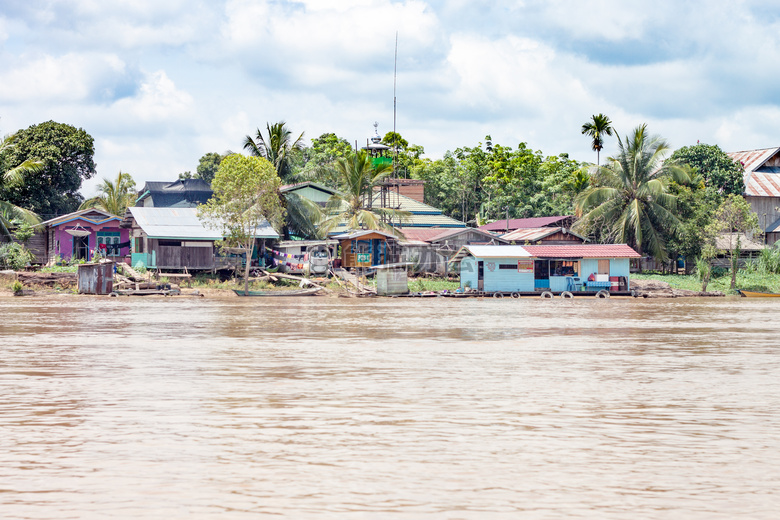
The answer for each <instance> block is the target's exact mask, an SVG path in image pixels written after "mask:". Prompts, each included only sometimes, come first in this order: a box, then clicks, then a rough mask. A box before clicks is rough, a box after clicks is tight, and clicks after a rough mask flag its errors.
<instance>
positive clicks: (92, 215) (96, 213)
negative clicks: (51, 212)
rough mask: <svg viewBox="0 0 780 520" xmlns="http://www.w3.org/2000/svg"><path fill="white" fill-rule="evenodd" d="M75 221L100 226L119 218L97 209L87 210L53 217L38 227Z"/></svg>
mask: <svg viewBox="0 0 780 520" xmlns="http://www.w3.org/2000/svg"><path fill="white" fill-rule="evenodd" d="M75 219H81V220H86V221H88V222H92V223H93V224H100V223H103V222H106V221H108V220H111V219H119V217H118V216H116V215H112V214H111V213H108V212H106V211H103V210H100V209H97V208H89V209H82V210H79V211H74V212H73V213H68V214H67V215H60V216H59V217H54V218H53V219H50V220H47V221H45V222H41V223H40V224H39V225H41V226H46V225H50V226H56V225H58V224H62V223H64V222H68V221H70V220H75Z"/></svg>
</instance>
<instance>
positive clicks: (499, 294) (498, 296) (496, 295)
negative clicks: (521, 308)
mask: <svg viewBox="0 0 780 520" xmlns="http://www.w3.org/2000/svg"><path fill="white" fill-rule="evenodd" d="M503 297H504V295H503V293H500V292H494V293H493V298H503Z"/></svg>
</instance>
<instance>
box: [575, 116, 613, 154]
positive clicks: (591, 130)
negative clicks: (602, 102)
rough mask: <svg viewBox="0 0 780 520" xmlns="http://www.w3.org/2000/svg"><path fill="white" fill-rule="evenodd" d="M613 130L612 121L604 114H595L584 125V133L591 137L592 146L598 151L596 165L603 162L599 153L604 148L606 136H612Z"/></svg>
mask: <svg viewBox="0 0 780 520" xmlns="http://www.w3.org/2000/svg"><path fill="white" fill-rule="evenodd" d="M613 131H614V130H613V128H612V121H611V120H610V119H609V118H608V117H607V116H605V115H604V114H599V115H593V116H591V118H590V121H588V122H586V123H585V124H583V125H582V134H583V135H585V134H587V135H588V136H589V137H590V138H591V147H592V148H593V151H594V152H596V166H599V165H600V164H601V162H600V158H599V154H600V153H601V149H602V148H604V136H612V133H613Z"/></svg>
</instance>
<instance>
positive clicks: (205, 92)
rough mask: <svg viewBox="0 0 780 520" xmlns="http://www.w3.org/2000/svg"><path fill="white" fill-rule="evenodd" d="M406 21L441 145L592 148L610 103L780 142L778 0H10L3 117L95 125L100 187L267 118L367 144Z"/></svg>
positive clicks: (404, 59)
mask: <svg viewBox="0 0 780 520" xmlns="http://www.w3.org/2000/svg"><path fill="white" fill-rule="evenodd" d="M480 4H483V5H480ZM396 32H397V33H398V83H397V85H398V87H397V96H398V112H397V118H398V119H397V129H398V131H399V132H400V133H401V134H402V135H403V136H404V137H405V138H406V139H407V140H408V141H409V142H411V143H414V144H419V145H422V146H424V147H425V151H426V155H425V156H426V157H429V158H431V159H436V158H440V157H441V156H442V155H443V154H444V152H445V151H447V150H454V149H455V148H457V147H461V146H476V145H477V144H478V143H479V142H481V141H483V140H484V137H485V135H487V134H490V135H491V136H492V137H493V141H494V142H497V143H501V144H503V145H507V146H512V147H515V146H517V144H518V143H519V142H526V143H528V145H529V146H530V147H531V148H533V149H535V150H541V151H542V152H543V153H544V154H545V155H556V154H559V153H563V152H566V153H569V155H570V156H571V157H573V158H575V159H579V160H589V161H593V160H594V159H595V154H594V153H593V152H592V151H591V150H590V147H589V143H588V140H587V138H586V137H585V136H582V135H581V134H580V127H581V125H582V123H584V122H585V121H586V120H587V119H588V118H589V117H590V116H591V115H592V114H596V113H600V112H603V113H605V114H607V115H609V116H610V118H611V119H612V121H613V123H614V125H615V127H616V129H617V130H618V131H619V132H620V134H621V135H625V134H627V133H628V132H630V130H631V129H632V128H633V127H634V126H636V125H637V124H640V123H648V125H649V129H650V131H651V132H653V133H658V134H660V135H662V136H664V137H666V138H667V139H668V140H669V141H670V143H671V145H672V147H674V148H677V147H680V146H686V145H691V144H695V143H696V142H697V141H701V142H705V143H709V144H717V145H719V146H721V147H722V148H723V149H724V150H726V151H737V150H746V149H753V148H765V147H770V146H780V135H778V131H777V129H778V128H780V107H779V106H778V104H779V103H780V71H778V67H777V64H778V63H780V9H778V7H777V5H776V2H769V1H749V0H746V1H719V0H713V1H707V2H704V1H700V2H679V1H677V0H674V1H667V0H656V1H654V2H652V3H651V4H648V3H646V2H641V3H640V2H625V1H611V0H592V1H590V2H581V1H562V0H546V1H544V0H539V1H535V0H529V1H515V2H500V1H499V2H491V3H487V2H485V3H481V2H473V1H466V0H439V1H432V0H431V1H421V0H407V1H389V0H373V1H364V0H303V1H299V2H292V1H284V0H275V1H270V0H227V1H199V0H187V1H184V0H165V1H160V0H132V1H129V0H114V1H111V2H105V1H104V0H68V1H67V2H62V1H56V0H49V1H41V0H4V1H3V8H2V12H1V13H0V132H2V133H3V134H7V133H12V132H14V131H16V130H19V129H21V128H27V127H28V126H30V125H33V124H37V123H41V122H44V121H48V120H55V121H58V122H62V123H69V124H72V125H74V126H77V127H82V128H84V129H85V130H86V131H87V132H89V133H90V134H91V135H92V136H93V137H94V138H95V160H96V162H97V165H98V175H97V178H96V179H92V180H90V181H88V182H86V183H85V185H84V188H83V190H82V192H83V193H84V194H85V195H86V196H91V195H92V194H93V193H94V190H95V186H96V185H97V183H98V182H99V180H100V178H102V177H108V178H113V177H114V176H115V175H116V173H117V172H118V171H119V170H120V169H121V170H122V171H126V172H129V173H131V174H132V175H133V177H134V178H135V179H136V181H137V182H138V183H139V184H142V183H143V182H144V181H147V180H166V179H170V180H173V179H175V178H176V177H177V175H178V174H179V173H180V172H183V171H186V170H190V171H193V172H194V170H195V168H196V166H197V163H198V159H199V158H200V157H201V156H202V155H203V154H205V153H207V152H224V151H227V150H233V151H241V144H242V141H243V139H244V137H245V136H246V135H247V134H254V132H255V130H256V128H258V127H261V128H262V127H264V126H265V124H266V122H276V121H280V120H284V121H287V123H288V126H289V127H290V128H291V129H292V130H293V132H295V133H296V134H297V133H300V132H305V138H306V140H307V141H306V142H307V143H308V142H309V141H308V140H309V139H311V138H314V137H317V136H319V135H320V134H322V133H324V132H335V133H336V134H337V135H339V136H341V137H344V138H346V139H348V140H349V141H350V142H352V143H354V142H355V141H358V143H359V144H361V145H362V144H363V143H365V140H366V138H367V137H369V136H370V135H371V134H372V133H373V123H374V121H377V122H378V123H379V131H380V133H382V134H383V133H384V132H387V131H389V130H391V129H392V125H393V53H394V45H395V35H396ZM615 149H616V142H615V140H614V139H611V140H608V141H607V143H606V146H605V151H604V152H602V154H607V155H608V154H610V153H612V152H614V151H615Z"/></svg>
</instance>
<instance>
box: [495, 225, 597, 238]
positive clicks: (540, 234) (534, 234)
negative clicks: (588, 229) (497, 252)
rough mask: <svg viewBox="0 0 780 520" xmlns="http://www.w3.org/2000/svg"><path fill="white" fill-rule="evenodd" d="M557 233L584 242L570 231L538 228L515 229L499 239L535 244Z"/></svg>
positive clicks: (557, 228)
mask: <svg viewBox="0 0 780 520" xmlns="http://www.w3.org/2000/svg"><path fill="white" fill-rule="evenodd" d="M558 232H563V233H564V234H567V235H572V236H575V237H577V238H579V239H580V240H582V241H585V240H586V238H585V237H583V236H580V235H578V234H577V233H574V232H573V231H571V230H570V229H565V228H562V227H538V228H524V229H516V230H514V231H511V232H509V233H506V234H504V235H501V238H503V239H504V240H509V241H510V242H536V241H537V240H541V239H543V238H545V237H548V236H550V235H554V234H555V233H558Z"/></svg>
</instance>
